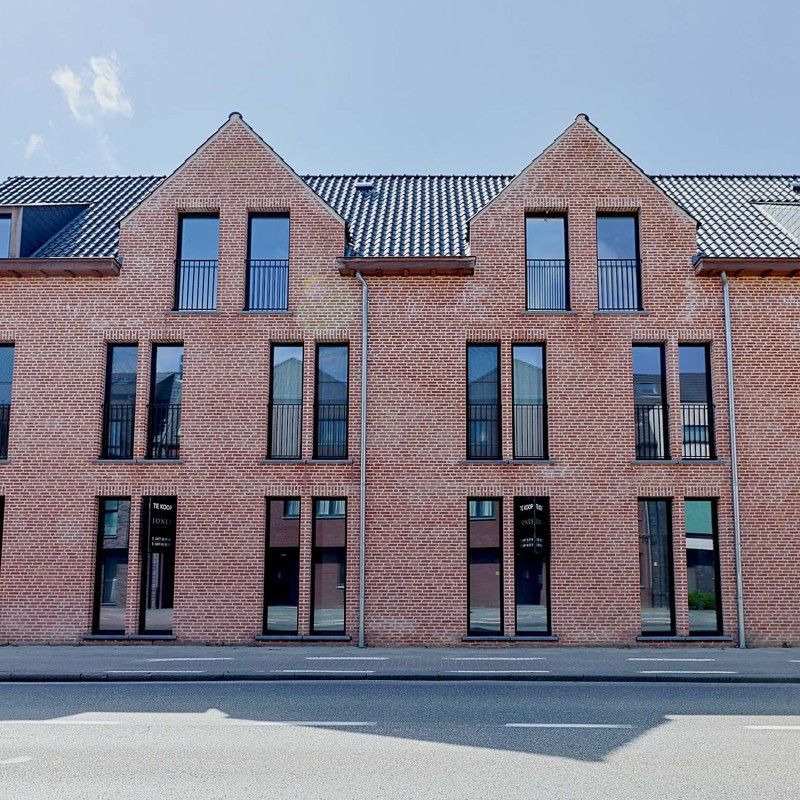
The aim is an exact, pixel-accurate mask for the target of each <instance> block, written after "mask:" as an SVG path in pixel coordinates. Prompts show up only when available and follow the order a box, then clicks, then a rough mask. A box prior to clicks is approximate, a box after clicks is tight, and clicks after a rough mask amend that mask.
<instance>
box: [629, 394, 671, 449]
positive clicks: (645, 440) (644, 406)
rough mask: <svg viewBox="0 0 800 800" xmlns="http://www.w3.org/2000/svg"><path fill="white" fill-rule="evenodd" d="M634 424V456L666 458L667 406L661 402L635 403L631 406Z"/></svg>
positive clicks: (667, 445) (667, 447)
mask: <svg viewBox="0 0 800 800" xmlns="http://www.w3.org/2000/svg"><path fill="white" fill-rule="evenodd" d="M633 411H634V420H635V425H636V458H637V459H640V460H642V461H651V460H657V459H664V458H667V456H668V454H669V443H668V439H667V425H666V423H667V418H668V413H667V406H666V405H665V404H663V403H637V404H636V405H634V407H633Z"/></svg>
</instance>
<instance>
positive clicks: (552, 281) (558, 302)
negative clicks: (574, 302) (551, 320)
mask: <svg viewBox="0 0 800 800" xmlns="http://www.w3.org/2000/svg"><path fill="white" fill-rule="evenodd" d="M525 269H526V284H525V285H526V287H527V288H526V303H527V308H528V311H566V310H567V309H568V308H569V272H568V270H569V262H567V261H566V260H565V259H563V258H537V259H528V260H527V261H526V262H525Z"/></svg>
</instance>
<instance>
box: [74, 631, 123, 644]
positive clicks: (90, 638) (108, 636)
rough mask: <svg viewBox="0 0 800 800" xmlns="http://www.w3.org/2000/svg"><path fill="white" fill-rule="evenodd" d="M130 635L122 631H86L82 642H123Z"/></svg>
mask: <svg viewBox="0 0 800 800" xmlns="http://www.w3.org/2000/svg"><path fill="white" fill-rule="evenodd" d="M129 638H130V637H129V636H128V635H127V634H124V633H87V634H86V636H84V637H83V641H84V642H124V641H125V640H126V639H129Z"/></svg>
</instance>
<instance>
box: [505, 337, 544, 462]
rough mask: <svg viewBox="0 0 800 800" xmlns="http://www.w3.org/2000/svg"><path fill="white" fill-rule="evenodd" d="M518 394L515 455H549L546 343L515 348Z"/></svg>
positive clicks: (514, 392) (516, 401)
mask: <svg viewBox="0 0 800 800" xmlns="http://www.w3.org/2000/svg"><path fill="white" fill-rule="evenodd" d="M511 356H512V360H513V373H512V380H513V394H514V458H547V404H546V396H547V395H546V390H545V363H544V346H543V345H540V344H536V345H528V344H517V345H514V346H513V347H512V349H511Z"/></svg>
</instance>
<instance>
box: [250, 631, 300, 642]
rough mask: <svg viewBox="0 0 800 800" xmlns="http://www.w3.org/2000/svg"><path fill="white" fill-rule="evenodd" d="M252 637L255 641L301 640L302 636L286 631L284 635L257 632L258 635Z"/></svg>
mask: <svg viewBox="0 0 800 800" xmlns="http://www.w3.org/2000/svg"><path fill="white" fill-rule="evenodd" d="M253 639H254V640H255V641H256V642H302V641H303V637H302V636H298V635H296V634H289V633H287V634H286V635H285V636H284V635H281V634H279V633H276V634H268V633H265V634H259V635H258V636H254V637H253Z"/></svg>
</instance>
